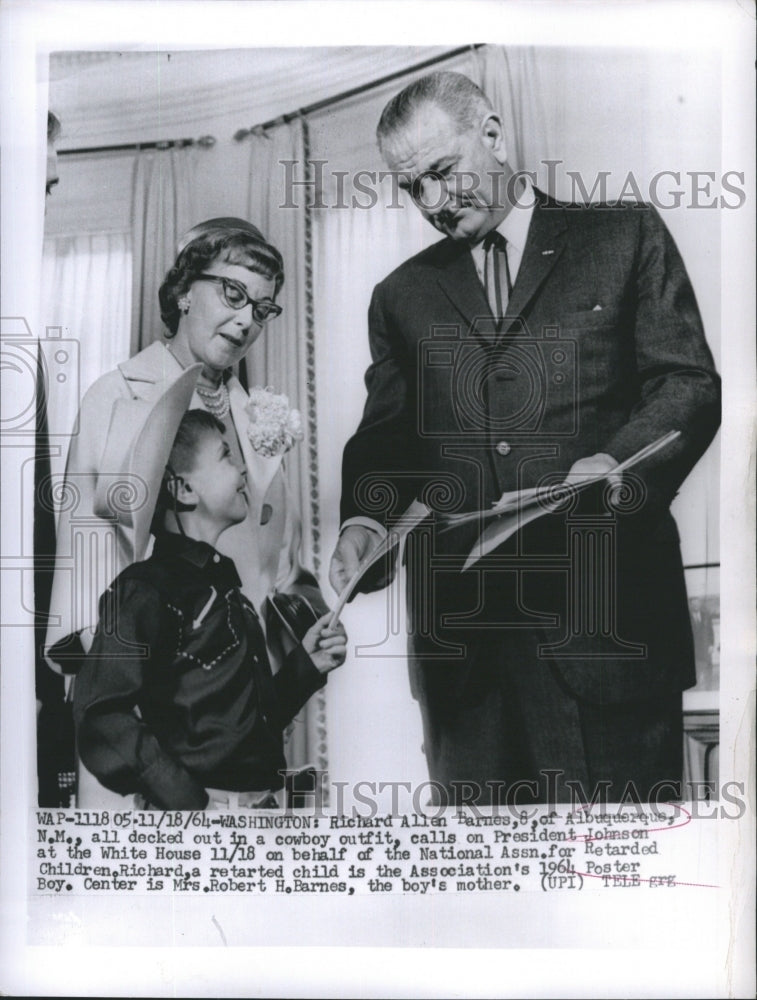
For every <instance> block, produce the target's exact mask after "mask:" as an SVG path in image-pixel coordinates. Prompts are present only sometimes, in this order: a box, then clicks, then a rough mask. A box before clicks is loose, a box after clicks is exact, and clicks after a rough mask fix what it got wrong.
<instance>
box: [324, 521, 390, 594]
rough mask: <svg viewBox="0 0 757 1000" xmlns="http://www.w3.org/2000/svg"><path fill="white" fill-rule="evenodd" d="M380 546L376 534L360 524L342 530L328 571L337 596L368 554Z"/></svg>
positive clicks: (379, 538) (378, 537) (378, 536)
mask: <svg viewBox="0 0 757 1000" xmlns="http://www.w3.org/2000/svg"><path fill="white" fill-rule="evenodd" d="M380 544H381V537H380V535H379V534H378V532H377V531H371V529H370V528H364V527H363V526H362V525H361V524H350V525H349V526H348V527H346V528H345V529H344V531H343V532H342V533H341V535H340V536H339V541H338V542H337V543H336V548H335V549H334V554H333V556H332V557H331V567H330V569H329V581H330V582H331V586H332V587H333V588H334V590H335V591H336V592H337V594H341V592H342V591H343V590H344V588H345V587H346V586H347V584H348V583H349V582H350V580H351V579H352V577H353V576H354V575H355V571H356V570H357V568H358V566H359V565H360V563H361V562H362V561H363V559H365V557H366V556H367V555H368V553H369V552H373V550H374V549H375V548H377V547H378V546H379V545H380Z"/></svg>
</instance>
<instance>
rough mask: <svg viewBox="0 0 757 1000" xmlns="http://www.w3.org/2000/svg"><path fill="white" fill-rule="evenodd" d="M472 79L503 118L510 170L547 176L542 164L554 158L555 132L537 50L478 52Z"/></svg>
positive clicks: (486, 48)
mask: <svg viewBox="0 0 757 1000" xmlns="http://www.w3.org/2000/svg"><path fill="white" fill-rule="evenodd" d="M470 76H471V79H472V80H473V81H474V82H475V83H477V84H478V86H479V87H480V88H481V89H482V90H483V92H484V93H485V94H486V95H487V97H488V98H489V100H490V101H491V102H492V104H493V105H494V108H495V109H496V110H497V111H498V112H499V113H500V114H501V115H502V124H503V126H504V130H505V136H506V138H507V147H508V150H507V152H508V161H509V163H510V166H511V167H512V168H513V170H516V171H517V170H529V171H536V173H537V177H538V176H539V175H542V176H543V168H542V166H541V165H542V161H543V160H547V159H550V158H551V131H550V129H548V128H547V124H546V115H545V113H544V104H543V100H542V97H543V88H542V87H541V86H540V82H539V73H538V69H537V66H536V57H535V53H534V50H533V49H532V48H512V49H504V48H501V47H500V46H495V45H486V46H484V48H481V49H476V51H475V55H474V59H473V66H472V72H471V73H470ZM542 183H543V181H542ZM550 193H553V192H550Z"/></svg>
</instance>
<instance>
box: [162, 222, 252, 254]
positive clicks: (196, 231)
mask: <svg viewBox="0 0 757 1000" xmlns="http://www.w3.org/2000/svg"><path fill="white" fill-rule="evenodd" d="M211 233H212V234H216V233H218V234H230V233H243V234H244V235H246V236H252V237H253V239H255V240H256V241H257V242H259V243H264V244H266V245H267V243H268V241H267V240H266V238H265V236H263V234H262V233H261V232H260V230H259V229H258V228H257V226H253V224H252V223H251V222H247V221H246V219H236V218H234V217H233V216H221V217H220V218H218V219H208V220H207V221H205V222H198V223H197V225H196V226H192V228H191V229H189V230H187V232H186V233H184V235H183V236H180V237H179V242H178V243H177V245H176V256H177V257H178V255H179V254H180V253H181V251H182V250H184V249H185V247H187V246H189V244H190V243H191V242H192V241H193V240H196V239H198V237H200V236H209V235H210V234H211Z"/></svg>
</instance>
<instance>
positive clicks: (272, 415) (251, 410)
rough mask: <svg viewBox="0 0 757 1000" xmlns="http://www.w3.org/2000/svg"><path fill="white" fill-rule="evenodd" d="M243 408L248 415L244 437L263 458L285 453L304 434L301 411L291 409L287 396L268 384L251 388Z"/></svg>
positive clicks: (300, 439)
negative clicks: (275, 390) (245, 436)
mask: <svg viewBox="0 0 757 1000" xmlns="http://www.w3.org/2000/svg"><path fill="white" fill-rule="evenodd" d="M245 412H246V413H247V416H248V417H249V418H250V423H249V424H248V426H247V437H248V438H249V439H250V444H251V445H252V448H253V451H256V452H257V453H258V454H259V455H264V456H265V457H266V458H274V457H275V456H276V455H284V454H285V453H286V452H288V451H289V449H290V448H293V447H294V445H295V443H296V442H297V441H302V439H303V438H304V436H305V432H304V431H303V429H302V417H301V416H300V411H299V410H293V409H290V406H289V397H288V396H285V395H284V394H283V393H280V394H278V395H277V394H276V393H275V392H274V391H273V389H272V388H271V387H270V386H267V387H266V388H265V389H263V388H262V387H261V386H259V385H257V386H255V388H254V389H251V390H250V400H249V402H248V403H247V406H246V407H245Z"/></svg>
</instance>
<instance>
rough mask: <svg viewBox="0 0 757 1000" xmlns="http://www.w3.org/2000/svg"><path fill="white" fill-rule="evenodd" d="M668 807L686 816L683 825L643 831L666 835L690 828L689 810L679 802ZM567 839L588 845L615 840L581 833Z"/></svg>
mask: <svg viewBox="0 0 757 1000" xmlns="http://www.w3.org/2000/svg"><path fill="white" fill-rule="evenodd" d="M668 805H670V806H672V807H673V809H680V811H681V812H682V813H684V815H685V816H686V819H685V820H684V821H683V822H682V823H671V824H669V825H668V826H653V827H652V828H651V829H649V830H647V829H646V827H644V828H643V829H645V830H646V832H647V833H666V832H667V831H668V830H680V829H681V827H682V826H688V824H689V823H690V822H691V813H690V812H689V811H688V809H684V807H683V806H679V805H678V803H677V802H669V803H668ZM567 839H568V841H569V842H573V841H577V840H580V841H582V842H583V843H584V844H586V843H588V842H589V841H590V840H613V839H614V838H613V837H608V836H606V835H604V834H603V835H601V836H597V837H590V836H589V835H588V834H584V833H579V834H578V835H577V836H576V837H568V838H567Z"/></svg>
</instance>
